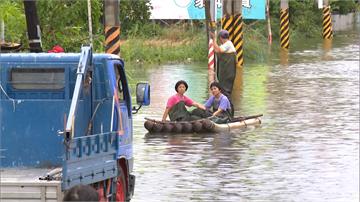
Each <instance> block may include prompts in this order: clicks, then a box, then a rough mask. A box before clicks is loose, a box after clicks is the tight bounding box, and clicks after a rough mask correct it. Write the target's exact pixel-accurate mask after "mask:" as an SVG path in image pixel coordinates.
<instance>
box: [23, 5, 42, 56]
mask: <svg viewBox="0 0 360 202" xmlns="http://www.w3.org/2000/svg"><path fill="white" fill-rule="evenodd" d="M24 9H25V16H26V25H27V32H28V37H29V47H30V52H35V53H38V52H42V48H41V31H40V23H39V18H38V15H37V11H36V0H24Z"/></svg>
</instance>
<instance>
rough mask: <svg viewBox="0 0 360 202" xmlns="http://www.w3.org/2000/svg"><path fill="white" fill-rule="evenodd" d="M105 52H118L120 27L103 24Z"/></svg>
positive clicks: (117, 53)
mask: <svg viewBox="0 0 360 202" xmlns="http://www.w3.org/2000/svg"><path fill="white" fill-rule="evenodd" d="M105 52H106V53H111V54H115V55H119V54H120V27H115V26H105Z"/></svg>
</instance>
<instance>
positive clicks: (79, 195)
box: [63, 185, 99, 201]
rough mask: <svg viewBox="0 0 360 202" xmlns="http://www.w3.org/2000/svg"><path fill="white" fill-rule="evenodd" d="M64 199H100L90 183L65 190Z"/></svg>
mask: <svg viewBox="0 0 360 202" xmlns="http://www.w3.org/2000/svg"><path fill="white" fill-rule="evenodd" d="M63 201H99V194H98V193H97V191H96V190H95V189H94V188H93V187H91V186H89V185H76V186H74V187H72V188H71V189H69V190H67V191H66V192H65V195H64V199H63Z"/></svg>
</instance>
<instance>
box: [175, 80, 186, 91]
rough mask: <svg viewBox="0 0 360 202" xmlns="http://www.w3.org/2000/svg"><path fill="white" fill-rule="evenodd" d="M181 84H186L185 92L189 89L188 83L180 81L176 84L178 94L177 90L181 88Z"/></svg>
mask: <svg viewBox="0 0 360 202" xmlns="http://www.w3.org/2000/svg"><path fill="white" fill-rule="evenodd" d="M180 84H184V86H185V91H187V89H188V84H187V83H186V81H184V80H180V81H178V82H176V84H175V90H176V92H178V90H177V88H178V87H179V86H180Z"/></svg>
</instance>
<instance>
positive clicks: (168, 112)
mask: <svg viewBox="0 0 360 202" xmlns="http://www.w3.org/2000/svg"><path fill="white" fill-rule="evenodd" d="M187 89H188V84H187V83H186V82H185V81H184V80H180V81H178V82H177V83H176V84H175V91H176V94H175V95H173V96H171V97H170V98H169V99H168V101H167V104H166V108H165V111H164V114H163V117H162V121H166V118H167V117H168V116H169V118H170V121H192V120H197V119H199V118H200V117H197V116H194V115H192V114H191V113H190V112H189V111H188V110H187V109H186V106H188V107H192V106H194V107H197V108H199V109H203V110H205V107H204V106H203V105H201V104H199V103H197V102H194V101H193V100H192V99H190V98H189V97H187V96H185V95H184V93H185V92H186V91H187Z"/></svg>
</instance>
